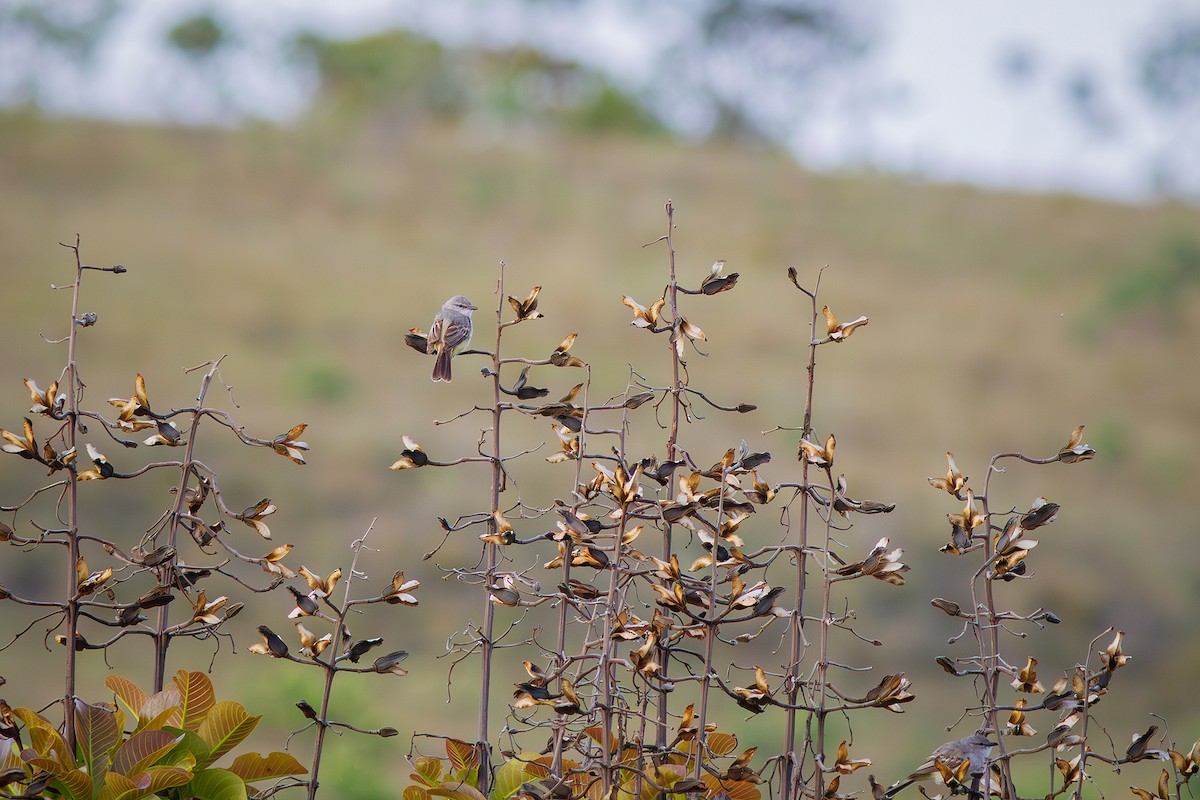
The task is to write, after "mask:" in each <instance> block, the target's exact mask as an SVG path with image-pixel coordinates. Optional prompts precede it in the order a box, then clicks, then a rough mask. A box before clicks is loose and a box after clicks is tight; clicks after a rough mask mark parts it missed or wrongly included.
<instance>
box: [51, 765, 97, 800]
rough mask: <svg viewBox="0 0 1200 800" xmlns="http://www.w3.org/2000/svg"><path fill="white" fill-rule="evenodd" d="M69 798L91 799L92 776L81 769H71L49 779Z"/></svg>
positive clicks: (74, 799) (78, 799) (75, 799)
mask: <svg viewBox="0 0 1200 800" xmlns="http://www.w3.org/2000/svg"><path fill="white" fill-rule="evenodd" d="M50 785H52V786H55V787H56V788H57V789H58V790H59V791H61V792H62V793H63V796H64V797H68V798H71V800H92V777H91V776H90V775H88V774H87V773H86V772H84V771H83V770H81V769H73V770H71V771H69V772H67V773H65V774H63V775H59V776H58V777H57V778H55V779H54V780H52V781H50Z"/></svg>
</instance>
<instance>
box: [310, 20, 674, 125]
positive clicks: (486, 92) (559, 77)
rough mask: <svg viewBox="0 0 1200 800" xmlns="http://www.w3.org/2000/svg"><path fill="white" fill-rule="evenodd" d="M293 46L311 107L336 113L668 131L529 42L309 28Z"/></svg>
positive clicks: (608, 87)
mask: <svg viewBox="0 0 1200 800" xmlns="http://www.w3.org/2000/svg"><path fill="white" fill-rule="evenodd" d="M293 54H294V56H295V57H296V59H298V60H299V61H300V62H302V63H307V64H308V65H309V67H310V68H312V69H313V70H314V72H315V73H316V82H317V85H318V95H319V98H318V101H317V109H316V110H317V113H318V114H323V115H332V116H333V117H335V118H336V119H340V120H342V121H360V120H362V119H364V118H370V119H373V120H375V121H377V122H384V123H385V124H386V123H394V122H396V121H397V120H403V119H404V118H409V117H414V118H415V117H421V116H429V115H432V116H436V117H452V118H461V117H466V116H468V115H470V116H474V117H476V118H477V119H482V120H486V121H487V122H489V123H491V124H502V125H509V126H511V125H528V124H532V125H563V126H567V127H570V128H573V129H576V130H586V131H607V130H622V131H625V132H631V133H637V134H660V133H662V132H663V131H664V127H663V125H662V123H661V122H660V121H659V120H658V119H657V118H656V117H655V116H654V115H653V114H652V113H650V112H649V111H647V110H646V109H645V107H644V106H642V105H641V104H640V103H639V102H638V101H637V99H636V98H634V97H632V96H630V95H628V94H626V93H624V92H622V91H620V90H619V89H618V88H616V87H615V86H614V85H613V84H612V83H611V82H610V81H608V80H607V79H605V78H604V77H603V76H602V75H600V74H599V73H598V72H596V71H595V70H592V69H589V68H587V67H584V66H582V65H580V64H577V63H575V62H571V61H563V60H558V59H555V58H553V57H551V56H549V55H546V54H545V53H543V52H541V51H539V50H536V49H534V48H531V47H513V48H503V49H481V48H474V47H447V46H443V45H441V44H439V43H437V42H435V41H433V40H431V39H427V38H424V37H422V36H420V35H418V34H415V33H412V32H410V31H401V30H394V31H388V32H385V33H380V34H376V35H373V36H368V37H364V38H361V39H354V40H346V41H337V40H332V39H326V38H324V37H322V36H320V35H318V34H315V33H311V32H309V33H303V34H301V35H300V36H298V37H297V38H296V40H295V42H294V46H293Z"/></svg>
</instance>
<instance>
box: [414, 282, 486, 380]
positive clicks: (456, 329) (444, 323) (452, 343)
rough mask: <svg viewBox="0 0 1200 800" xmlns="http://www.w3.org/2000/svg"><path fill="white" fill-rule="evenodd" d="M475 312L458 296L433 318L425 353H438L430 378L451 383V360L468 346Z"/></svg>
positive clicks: (475, 308)
mask: <svg viewBox="0 0 1200 800" xmlns="http://www.w3.org/2000/svg"><path fill="white" fill-rule="evenodd" d="M475 310H477V306H475V305H473V304H472V303H471V301H470V300H468V299H467V298H465V297H463V296H462V295H461V294H456V295H454V297H451V298H450V299H449V300H447V301H446V302H445V303H444V304H443V305H442V309H441V311H439V312H438V313H437V316H436V317H434V318H433V325H431V326H430V328H429V337H428V340H427V343H426V345H425V352H426V353H429V354H431V355H432V354H435V353H436V354H437V360H436V361H434V362H433V379H434V380H435V381H447V382H449V381H450V359H451V358H453V357H454V355H455V354H456V353H458V352H459V351H461V350H465V349H466V348H467V345H469V344H470V343H471V312H472V311H475Z"/></svg>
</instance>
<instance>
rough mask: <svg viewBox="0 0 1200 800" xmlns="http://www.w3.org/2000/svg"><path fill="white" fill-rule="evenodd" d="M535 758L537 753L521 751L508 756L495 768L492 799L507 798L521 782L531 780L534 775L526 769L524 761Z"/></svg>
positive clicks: (505, 799)
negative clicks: (513, 755) (519, 753)
mask: <svg viewBox="0 0 1200 800" xmlns="http://www.w3.org/2000/svg"><path fill="white" fill-rule="evenodd" d="M535 758H537V753H522V754H521V755H519V756H515V757H513V758H510V759H509V760H508V761H505V762H504V763H503V764H501V765H500V769H498V770H496V779H495V784H494V785H493V786H492V798H493V800H508V798H510V797H512V796H513V795H514V794H516V792H517V790H518V789H520V788H521V784H522V783H525V782H526V781H529V780H532V779H533V778H534V776H533V775H532V774H530V772H529V771H528V770H527V769H526V764H525V762H526V761H532V760H533V759H535Z"/></svg>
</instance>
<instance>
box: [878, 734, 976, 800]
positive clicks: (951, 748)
mask: <svg viewBox="0 0 1200 800" xmlns="http://www.w3.org/2000/svg"><path fill="white" fill-rule="evenodd" d="M997 744H998V742H993V741H992V740H991V739H989V738H988V737H987V736H986V735H985V734H983V733H973V734H971V735H970V736H967V737H964V738H962V739H955V740H954V741H952V742H946V743H945V744H942V745H939V746H938V748H937V749H936V750H934V751H933V753H931V754H930V756H929V758H927V759H925V761H924V762H923V763H922V764H921V766H919V767H917V768H916V769H915V770H913V772H912V774H910V775H909V776H908V777H907V778H905V779H904V780H902V781H897V782H896V783H893V784H892V785H891V786H889V787H888V790H887V793H886V794H885V796H886V797H889V798H890V797H894V796H895V795H896V794H898V793H899V792H900V791H901V790H902V789H904V788H905V787H907V786H908V785H910V784H913V783H918V782H920V781H930V780H931V781H934V782H935V783H945V780H944V779H943V778H942V773H941V772H940V771H939V770H938V768H937V765H938V764H939V763H940V764H941V765H942V766H943V767H945V768H946V769H948V770H950V772H952V773H957V772H958V770H959V768H960V767H961V766H962V765H963V762H965V761H968V760H969V761H970V762H971V764H970V766H968V767H967V772H966V778H968V779H970V782H971V783H972V784H974V783H975V782H976V781H977V780H978V779H979V778H980V776H982V775H983V773H984V771H985V770H986V769H987V761H988V756H989V755H990V754H991V752H992V748H993V747H995V746H996V745H997Z"/></svg>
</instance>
